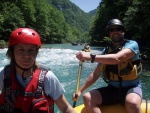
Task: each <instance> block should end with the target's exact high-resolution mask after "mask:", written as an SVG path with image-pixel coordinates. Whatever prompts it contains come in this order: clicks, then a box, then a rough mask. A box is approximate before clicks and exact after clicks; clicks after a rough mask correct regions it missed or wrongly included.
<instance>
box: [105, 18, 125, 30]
mask: <svg viewBox="0 0 150 113" xmlns="http://www.w3.org/2000/svg"><path fill="white" fill-rule="evenodd" d="M113 25H118V26H121V27H122V28H123V29H124V26H123V24H122V22H121V21H120V20H118V19H111V20H110V21H109V22H108V23H107V30H108V28H109V27H110V26H113Z"/></svg>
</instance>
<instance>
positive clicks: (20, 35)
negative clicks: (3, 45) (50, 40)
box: [8, 28, 41, 47]
mask: <svg viewBox="0 0 150 113" xmlns="http://www.w3.org/2000/svg"><path fill="white" fill-rule="evenodd" d="M23 43H28V44H35V45H37V46H38V47H41V40H40V36H39V35H38V33H37V32H36V31H34V30H33V29H30V28H18V29H16V30H14V31H13V32H12V33H11V35H10V38H9V45H8V46H9V47H10V46H12V45H15V44H23Z"/></svg>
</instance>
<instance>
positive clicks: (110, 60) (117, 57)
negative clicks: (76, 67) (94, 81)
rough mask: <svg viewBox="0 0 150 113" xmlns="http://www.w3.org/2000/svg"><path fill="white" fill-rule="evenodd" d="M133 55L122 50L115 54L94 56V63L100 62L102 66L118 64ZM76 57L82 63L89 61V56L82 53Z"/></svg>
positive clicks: (128, 50) (127, 50)
mask: <svg viewBox="0 0 150 113" xmlns="http://www.w3.org/2000/svg"><path fill="white" fill-rule="evenodd" d="M134 55H135V53H134V52H133V51H132V50H131V49H122V50H121V51H120V52H118V53H116V54H106V55H96V57H95V60H94V62H100V63H102V64H119V63H121V62H123V61H126V60H128V59H130V58H132V57H133V56H134ZM76 57H77V58H78V59H79V60H80V61H82V60H85V61H91V56H90V55H88V54H85V53H84V52H79V53H77V54H76Z"/></svg>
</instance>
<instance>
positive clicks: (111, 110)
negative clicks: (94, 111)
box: [74, 99, 150, 113]
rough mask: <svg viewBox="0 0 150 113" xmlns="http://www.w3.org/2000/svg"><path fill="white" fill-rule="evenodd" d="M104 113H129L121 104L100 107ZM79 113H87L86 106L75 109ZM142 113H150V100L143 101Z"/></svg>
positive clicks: (82, 105)
mask: <svg viewBox="0 0 150 113" xmlns="http://www.w3.org/2000/svg"><path fill="white" fill-rule="evenodd" d="M100 109H101V112H102V113H127V111H126V109H125V107H124V106H123V105H121V104H115V105H103V106H101V107H100ZM74 110H75V111H76V112H77V113H86V110H85V107H84V104H81V105H79V106H77V107H75V108H74ZM141 110H142V113H150V100H146V99H142V104H141Z"/></svg>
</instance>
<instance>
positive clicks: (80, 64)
mask: <svg viewBox="0 0 150 113" xmlns="http://www.w3.org/2000/svg"><path fill="white" fill-rule="evenodd" d="M82 63H83V62H82V61H80V62H79V70H78V79H77V85H76V93H75V98H77V97H78V90H79V86H80V77H81V71H82ZM75 106H76V101H74V103H73V107H75Z"/></svg>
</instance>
